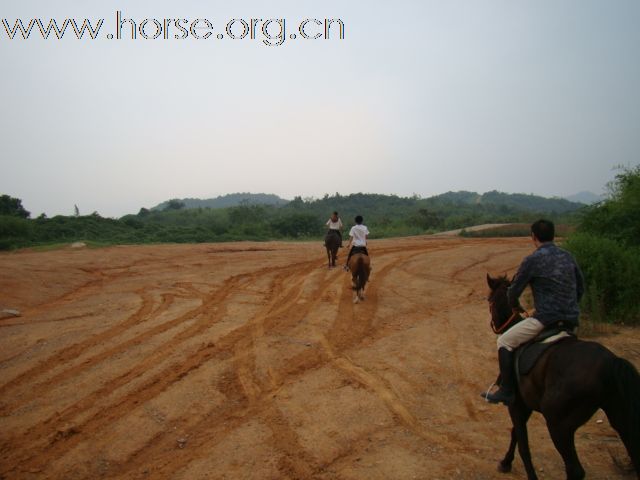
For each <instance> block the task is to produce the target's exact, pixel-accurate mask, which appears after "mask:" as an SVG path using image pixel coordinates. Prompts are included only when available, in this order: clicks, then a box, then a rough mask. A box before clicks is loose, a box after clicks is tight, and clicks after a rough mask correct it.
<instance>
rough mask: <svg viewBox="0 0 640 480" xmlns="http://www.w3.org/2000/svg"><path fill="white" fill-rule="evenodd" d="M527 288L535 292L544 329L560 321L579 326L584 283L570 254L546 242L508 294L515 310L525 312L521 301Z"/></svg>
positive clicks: (525, 263) (522, 267) (521, 270)
mask: <svg viewBox="0 0 640 480" xmlns="http://www.w3.org/2000/svg"><path fill="white" fill-rule="evenodd" d="M527 285H531V290H532V292H533V302H534V307H535V309H536V312H535V318H537V319H538V320H539V321H540V322H541V323H542V324H543V325H545V326H547V325H551V324H552V323H555V322H559V321H565V322H570V323H572V324H574V325H575V326H577V325H578V317H579V315H580V308H579V306H578V303H579V302H580V299H581V298H582V294H583V293H584V280H583V278H582V272H581V271H580V268H579V267H578V265H577V264H576V261H575V260H574V259H573V257H572V256H571V254H570V253H569V252H567V251H566V250H563V249H562V248H560V247H558V246H557V245H556V244H555V243H553V242H546V243H543V244H542V245H540V247H538V248H537V249H536V251H535V252H533V253H532V254H531V255H529V256H528V257H526V258H525V259H524V260H523V261H522V263H521V264H520V268H519V269H518V272H517V273H516V276H515V277H514V278H513V282H512V283H511V286H510V287H509V290H508V291H507V296H508V299H509V305H510V306H511V308H521V307H520V301H519V298H520V295H522V292H523V291H524V289H525V288H526V286H527Z"/></svg>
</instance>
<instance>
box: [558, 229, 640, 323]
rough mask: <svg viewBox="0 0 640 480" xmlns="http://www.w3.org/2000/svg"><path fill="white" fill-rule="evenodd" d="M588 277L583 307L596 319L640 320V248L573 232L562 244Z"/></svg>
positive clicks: (609, 320)
mask: <svg viewBox="0 0 640 480" xmlns="http://www.w3.org/2000/svg"><path fill="white" fill-rule="evenodd" d="M563 246H564V247H565V248H567V249H568V250H569V251H571V253H572V254H573V255H574V257H575V259H576V261H577V262H578V265H580V267H581V269H582V272H583V274H584V277H585V296H584V299H583V302H582V304H583V309H584V310H585V311H587V312H588V313H589V314H590V315H591V318H592V319H593V320H594V321H599V322H626V323H638V322H639V321H640V302H638V293H639V292H640V248H637V247H626V246H624V245H622V244H621V243H620V242H618V241H616V240H613V239H610V238H605V237H600V236H597V235H592V234H588V233H578V234H575V235H572V236H571V237H570V238H569V239H568V240H567V241H566V242H565V243H564V245H563Z"/></svg>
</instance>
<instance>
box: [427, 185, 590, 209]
mask: <svg viewBox="0 0 640 480" xmlns="http://www.w3.org/2000/svg"><path fill="white" fill-rule="evenodd" d="M426 201H427V202H428V203H431V204H433V205H453V206H455V205H483V206H494V207H504V208H505V209H512V210H518V211H529V212H555V213H567V212H572V211H574V210H578V209H580V208H582V207H583V206H584V205H583V204H581V203H577V202H571V201H569V200H567V199H565V198H546V197H541V196H538V195H531V194H524V193H504V192H498V191H496V190H493V191H491V192H486V193H483V194H479V193H475V192H466V191H460V192H447V193H443V194H441V195H436V196H434V197H430V198H428V199H426Z"/></svg>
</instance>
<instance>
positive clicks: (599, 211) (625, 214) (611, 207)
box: [580, 165, 640, 246]
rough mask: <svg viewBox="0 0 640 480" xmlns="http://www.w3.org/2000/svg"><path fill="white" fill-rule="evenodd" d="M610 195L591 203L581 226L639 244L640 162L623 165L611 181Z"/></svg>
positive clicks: (582, 228)
mask: <svg viewBox="0 0 640 480" xmlns="http://www.w3.org/2000/svg"><path fill="white" fill-rule="evenodd" d="M609 190H610V196H609V198H608V199H607V200H605V201H604V202H600V203H597V204H595V205H592V206H591V207H588V208H587V210H586V212H585V214H584V217H583V218H582V222H581V225H580V230H581V231H583V232H590V233H594V234H597V235H600V236H603V237H607V238H613V239H615V240H618V241H619V242H621V243H623V244H625V245H636V246H639V245H640V165H639V166H637V167H635V168H633V169H623V170H621V172H620V173H619V174H618V175H616V179H615V180H614V181H613V182H612V183H611V184H610V185H609Z"/></svg>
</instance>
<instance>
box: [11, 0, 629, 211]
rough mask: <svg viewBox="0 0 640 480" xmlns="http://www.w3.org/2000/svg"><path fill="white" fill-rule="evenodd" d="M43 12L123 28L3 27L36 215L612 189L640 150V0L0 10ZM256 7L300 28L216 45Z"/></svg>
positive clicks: (48, 5) (19, 185)
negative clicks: (12, 32) (321, 33)
mask: <svg viewBox="0 0 640 480" xmlns="http://www.w3.org/2000/svg"><path fill="white" fill-rule="evenodd" d="M117 10H121V11H122V13H123V15H124V17H125V18H131V19H134V20H136V21H137V23H138V24H140V23H142V21H143V20H144V19H150V22H148V23H147V30H146V32H147V36H149V37H150V36H152V35H153V34H154V33H155V26H154V24H153V21H152V19H154V18H155V19H158V20H159V22H163V19H165V18H170V19H176V18H182V19H187V20H189V21H190V22H191V21H194V20H196V19H198V18H203V19H208V20H210V21H211V22H212V23H213V33H214V34H213V35H212V36H211V37H210V38H209V39H202V40H197V39H195V38H187V39H184V40H177V39H175V38H174V37H173V35H174V34H175V33H180V31H178V30H176V29H175V27H173V28H174V30H173V31H170V35H169V37H170V38H169V39H166V40H165V39H164V38H163V37H162V36H161V37H160V38H158V39H156V40H151V39H150V40H145V39H144V38H142V37H141V36H140V35H138V38H137V39H136V40H131V39H130V35H131V33H130V31H128V32H127V30H126V28H125V29H123V32H124V34H125V35H126V34H127V33H128V35H129V37H128V38H125V39H120V40H118V39H108V38H107V37H106V36H107V34H108V33H114V32H115V31H116V25H115V24H116V11H117ZM34 17H38V18H41V19H42V20H43V21H44V23H45V25H46V24H48V22H49V19H50V18H56V19H57V20H58V23H59V24H60V25H61V24H62V22H63V21H64V19H65V18H76V19H77V20H79V23H81V22H82V19H84V18H85V17H86V18H90V19H92V20H95V21H94V22H93V23H94V24H95V23H96V22H97V20H98V19H100V18H104V19H105V21H104V24H103V26H102V30H101V32H100V38H98V39H96V40H90V39H89V38H88V36H87V35H85V39H84V40H77V39H75V37H74V35H73V32H72V31H71V30H69V31H68V32H67V33H66V35H65V38H64V39H63V40H61V41H60V40H57V39H55V38H50V39H48V40H43V39H42V38H41V37H40V33H39V31H38V30H37V27H34V31H33V32H32V34H31V35H32V36H31V38H30V39H29V40H26V41H25V40H22V39H21V38H16V39H14V40H9V39H8V38H7V34H6V32H5V28H4V26H0V60H1V65H2V73H1V75H0V102H1V105H2V109H1V113H0V139H1V145H2V152H1V154H0V193H7V194H10V195H12V196H17V197H19V198H22V200H23V204H24V205H25V207H26V208H27V209H28V210H30V211H31V212H32V214H33V215H37V214H39V213H41V212H46V213H47V214H48V215H54V214H59V213H61V214H72V213H73V205H74V204H77V205H78V206H79V208H80V211H81V213H84V214H88V213H91V212H92V211H95V210H97V211H98V212H99V213H100V214H102V215H106V216H120V215H123V214H125V213H136V212H137V211H138V209H139V208H140V207H143V206H145V207H150V206H153V205H155V204H157V203H159V202H161V201H163V200H166V199H168V198H173V197H200V198H208V197H214V196H217V195H221V194H225V193H232V192H238V191H250V192H267V193H275V194H278V195H280V196H282V197H285V198H292V197H293V196H294V195H302V196H322V195H323V194H325V193H334V192H340V193H342V194H347V193H352V192H375V193H395V194H399V195H411V194H413V193H417V194H420V195H422V196H429V195H433V194H437V193H442V192H445V191H448V190H473V191H479V192H484V191H488V190H493V189H497V190H502V191H507V192H525V193H536V194H542V195H547V196H550V195H561V196H563V195H569V194H572V193H576V192H578V191H581V190H591V191H593V192H595V193H601V192H602V191H603V187H604V184H605V183H606V182H607V181H608V180H610V179H611V178H612V177H613V175H614V172H613V171H612V168H613V167H614V166H615V165H617V164H626V165H636V164H638V162H639V161H640V93H639V88H640V28H639V25H640V2H638V1H637V0H615V1H610V0H609V1H606V0H601V1H590V0H573V1H571V0H531V1H524V0H523V1H513V0H503V1H498V0H487V1H482V0H468V1H458V0H437V1H418V0H414V1H409V0H394V1H371V0H369V1H366V2H365V1H351V2H346V1H344V0H342V1H330V0H329V1H313V2H312V1H304V0H296V1H278V0H273V1H270V2H264V1H240V0H234V1H231V0H227V1H225V2H221V1H220V2H216V1H204V0H187V1H184V0H183V1H180V2H178V1H173V2H169V1H158V0H154V1H142V0H139V1H136V2H114V1H111V0H103V1H101V2H87V1H80V0H77V1H56V2H51V1H30V0H23V1H20V2H11V4H10V5H9V2H3V5H2V9H0V19H7V20H8V23H9V25H10V26H11V27H13V25H14V22H15V20H16V18H21V19H22V20H23V21H24V23H25V25H26V24H28V22H29V20H30V19H31V18H34ZM252 18H255V19H269V18H277V19H281V18H284V19H286V23H285V27H286V35H287V40H286V41H285V42H284V43H283V44H282V45H280V46H271V47H269V46H266V45H264V43H263V42H262V40H263V38H264V37H262V36H261V35H262V34H261V32H260V30H259V29H260V27H261V24H258V29H257V30H256V39H254V40H252V39H250V38H249V37H247V38H245V39H242V40H231V39H230V38H228V37H226V36H225V37H224V38H222V39H218V38H217V37H216V35H217V34H218V33H220V32H222V33H223V34H224V33H225V30H224V29H225V27H226V24H227V22H228V21H229V20H231V19H244V20H246V21H247V22H248V23H249V22H250V20H251V19H252ZM307 18H317V19H320V20H323V19H325V18H334V19H336V18H339V19H341V20H342V21H343V22H344V25H345V38H344V40H340V39H338V38H337V32H336V31H335V30H333V31H332V34H333V35H334V37H335V38H332V39H329V40H323V39H318V40H303V39H301V38H300V35H299V32H298V26H299V24H300V22H301V21H302V20H304V19H307ZM200 25H201V26H202V24H200ZM238 26H240V23H236V24H235V25H234V27H238ZM276 27H278V25H277V24H272V25H271V26H270V30H269V32H270V34H271V35H273V36H275V34H277V33H278V32H277V31H278V28H276ZM317 28H319V27H317V26H316V25H315V24H313V23H311V24H309V25H308V28H307V30H306V31H307V32H311V33H315V32H316V30H315V29H317ZM204 31H205V30H201V32H204ZM274 32H275V33H274ZM293 33H297V34H298V35H297V38H296V39H295V40H292V39H290V38H289V36H290V35H291V34H293ZM234 34H235V35H238V34H239V30H236V31H235V33H234ZM18 35H19V34H18ZM51 36H52V37H53V33H52V34H51Z"/></svg>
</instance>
